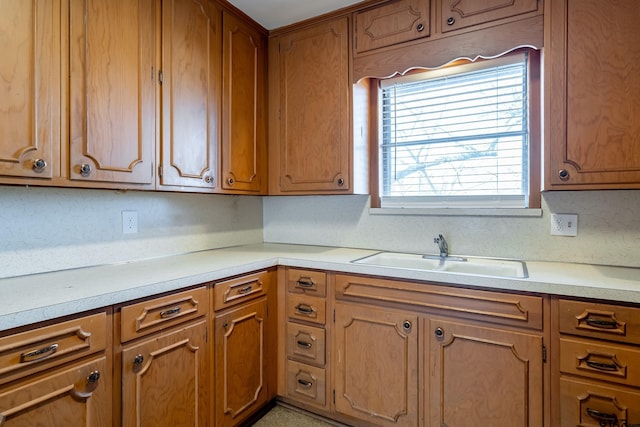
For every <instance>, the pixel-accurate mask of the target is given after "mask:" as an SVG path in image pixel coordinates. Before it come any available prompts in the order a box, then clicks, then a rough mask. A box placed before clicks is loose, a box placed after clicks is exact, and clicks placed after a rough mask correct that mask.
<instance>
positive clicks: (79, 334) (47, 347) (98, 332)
mask: <svg viewBox="0 0 640 427" xmlns="http://www.w3.org/2000/svg"><path fill="white" fill-rule="evenodd" d="M107 331H108V327H107V314H106V313H98V314H93V315H90V316H85V317H80V318H78V319H74V320H69V321H66V322H60V323H57V324H55V325H51V326H44V327H41V328H37V329H34V330H31V331H27V332H22V333H19V334H15V335H9V336H6V337H3V338H0V383H5V382H8V381H11V380H14V379H16V378H19V377H23V376H26V375H29V374H32V373H35V372H39V371H42V370H44V369H48V368H51V367H53V366H57V365H60V364H62V363H66V362H69V361H72V360H75V359H79V358H81V357H84V356H87V355H89V354H93V353H96V352H98V351H101V350H104V349H105V348H106V345H107Z"/></svg>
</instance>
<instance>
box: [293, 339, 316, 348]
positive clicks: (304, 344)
mask: <svg viewBox="0 0 640 427" xmlns="http://www.w3.org/2000/svg"><path fill="white" fill-rule="evenodd" d="M297 344H298V347H301V348H306V349H309V348H311V347H313V344H311V343H310V342H306V341H298V343H297Z"/></svg>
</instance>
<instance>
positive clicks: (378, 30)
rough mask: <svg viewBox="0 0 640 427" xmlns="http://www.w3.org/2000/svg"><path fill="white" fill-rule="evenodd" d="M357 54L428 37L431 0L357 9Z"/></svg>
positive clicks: (354, 34)
mask: <svg viewBox="0 0 640 427" xmlns="http://www.w3.org/2000/svg"><path fill="white" fill-rule="evenodd" d="M353 21H354V22H353V27H354V31H353V40H354V50H355V52H354V53H355V54H358V53H362V52H366V51H368V50H372V49H376V48H379V47H385V46H391V45H394V44H397V43H402V42H406V41H409V40H415V39H419V38H422V37H428V36H429V34H430V27H431V26H430V17H429V0H400V1H393V2H390V3H383V4H382V5H380V6H377V7H374V8H371V9H366V10H363V11H359V12H356V13H354V15H353Z"/></svg>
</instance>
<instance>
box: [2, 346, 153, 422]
mask: <svg viewBox="0 0 640 427" xmlns="http://www.w3.org/2000/svg"><path fill="white" fill-rule="evenodd" d="M110 374H111V363H110V361H108V360H107V358H105V357H100V358H97V359H93V360H90V361H87V362H84V363H77V364H74V365H71V366H67V367H65V368H64V369H62V370H57V371H53V372H51V373H50V374H47V375H45V376H41V377H35V378H33V379H28V380H26V381H23V382H20V383H18V384H14V385H11V386H10V387H3V388H2V389H0V423H1V424H2V426H3V427H32V426H53V427H67V426H74V427H110V426H111V425H112V424H111V417H112V414H111V379H110V378H109V375H110ZM158 425H160V424H158Z"/></svg>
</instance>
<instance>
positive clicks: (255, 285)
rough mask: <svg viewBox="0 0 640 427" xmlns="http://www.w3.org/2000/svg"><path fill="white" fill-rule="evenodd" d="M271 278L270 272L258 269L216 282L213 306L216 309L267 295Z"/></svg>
mask: <svg viewBox="0 0 640 427" xmlns="http://www.w3.org/2000/svg"><path fill="white" fill-rule="evenodd" d="M272 280H274V279H273V274H272V273H271V272H269V271H259V272H257V273H252V274H248V275H245V276H242V277H237V278H235V279H230V280H225V281H223V282H219V283H216V285H215V287H214V290H213V292H214V295H213V300H214V303H213V306H214V307H213V308H214V310H216V311H218V310H222V309H223V308H225V307H231V306H234V305H236V304H241V303H244V302H246V301H249V300H251V299H254V298H257V297H261V296H263V295H267V293H268V292H269V288H270V286H271V282H272Z"/></svg>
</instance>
